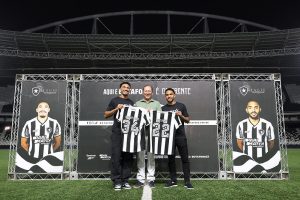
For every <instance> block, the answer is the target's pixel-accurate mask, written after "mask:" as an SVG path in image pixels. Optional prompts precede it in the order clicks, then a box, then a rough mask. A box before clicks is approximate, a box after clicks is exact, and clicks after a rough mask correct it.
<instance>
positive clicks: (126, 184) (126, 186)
mask: <svg viewBox="0 0 300 200" xmlns="http://www.w3.org/2000/svg"><path fill="white" fill-rule="evenodd" d="M122 189H125V190H130V189H131V186H130V185H129V183H123V185H122Z"/></svg>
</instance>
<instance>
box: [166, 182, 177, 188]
mask: <svg viewBox="0 0 300 200" xmlns="http://www.w3.org/2000/svg"><path fill="white" fill-rule="evenodd" d="M176 186H177V182H176V181H171V180H170V181H167V182H166V184H165V188H170V187H176Z"/></svg>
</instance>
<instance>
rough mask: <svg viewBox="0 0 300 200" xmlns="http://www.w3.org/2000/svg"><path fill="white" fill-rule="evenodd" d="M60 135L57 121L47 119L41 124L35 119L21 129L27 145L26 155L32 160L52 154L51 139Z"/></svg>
mask: <svg viewBox="0 0 300 200" xmlns="http://www.w3.org/2000/svg"><path fill="white" fill-rule="evenodd" d="M59 135H61V127H60V125H59V123H58V122H57V120H55V119H52V118H50V117H48V119H47V120H46V121H45V122H44V123H41V122H40V121H39V120H38V119H37V117H35V118H33V119H31V120H29V121H27V122H26V124H25V125H24V127H23V130H22V137H25V138H27V140H28V143H29V151H28V154H29V155H30V156H32V157H34V158H43V157H45V156H47V155H48V154H51V153H53V139H54V137H56V136H59Z"/></svg>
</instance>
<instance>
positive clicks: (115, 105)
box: [104, 82, 134, 190]
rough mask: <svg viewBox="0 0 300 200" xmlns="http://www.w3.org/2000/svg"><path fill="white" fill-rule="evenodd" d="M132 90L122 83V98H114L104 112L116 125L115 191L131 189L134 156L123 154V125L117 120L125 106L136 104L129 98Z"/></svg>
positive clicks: (114, 152) (126, 83)
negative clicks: (129, 180) (130, 181)
mask: <svg viewBox="0 0 300 200" xmlns="http://www.w3.org/2000/svg"><path fill="white" fill-rule="evenodd" d="M130 88H131V85H130V83H128V82H122V83H121V84H120V92H121V94H120V96H118V97H115V98H113V99H112V100H111V101H110V103H109V104H108V107H107V109H106V111H105V112H104V117H105V118H109V117H111V116H114V124H113V127H112V135H111V145H112V148H111V180H112V181H113V184H114V189H115V190H121V189H122V188H123V189H131V186H130V185H129V183H128V179H129V178H130V176H131V167H132V162H133V154H132V153H128V152H122V132H121V124H120V122H118V121H117V119H116V114H117V112H118V110H120V109H122V108H123V107H124V105H133V104H134V102H133V101H132V100H131V99H129V97H128V96H129V93H130Z"/></svg>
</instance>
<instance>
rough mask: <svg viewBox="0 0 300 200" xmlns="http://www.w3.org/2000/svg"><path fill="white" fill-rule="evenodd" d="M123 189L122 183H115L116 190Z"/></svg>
mask: <svg viewBox="0 0 300 200" xmlns="http://www.w3.org/2000/svg"><path fill="white" fill-rule="evenodd" d="M121 189H122V185H121V184H115V186H114V190H115V191H119V190H121Z"/></svg>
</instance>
